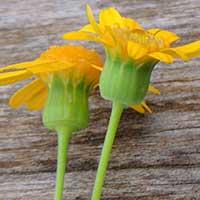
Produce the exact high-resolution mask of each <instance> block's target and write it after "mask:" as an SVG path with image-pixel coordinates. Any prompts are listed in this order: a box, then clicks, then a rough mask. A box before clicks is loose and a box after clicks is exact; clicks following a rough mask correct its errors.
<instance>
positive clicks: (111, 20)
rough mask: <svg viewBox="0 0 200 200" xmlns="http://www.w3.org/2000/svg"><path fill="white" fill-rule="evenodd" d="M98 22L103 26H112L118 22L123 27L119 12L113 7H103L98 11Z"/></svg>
mask: <svg viewBox="0 0 200 200" xmlns="http://www.w3.org/2000/svg"><path fill="white" fill-rule="evenodd" d="M99 23H100V25H103V26H112V25H115V24H118V25H119V26H120V27H124V21H123V18H122V17H121V15H120V14H119V12H118V11H117V10H116V9H115V8H112V7H111V8H105V9H102V10H101V11H100V13H99Z"/></svg>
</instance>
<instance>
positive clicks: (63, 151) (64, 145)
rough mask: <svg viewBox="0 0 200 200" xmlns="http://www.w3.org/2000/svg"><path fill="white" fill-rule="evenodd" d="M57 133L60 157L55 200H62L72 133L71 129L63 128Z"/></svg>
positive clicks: (58, 159)
mask: <svg viewBox="0 0 200 200" xmlns="http://www.w3.org/2000/svg"><path fill="white" fill-rule="evenodd" d="M57 133H58V155H57V172H56V189H55V200H62V196H63V186H64V177H65V168H66V162H67V151H68V147H69V141H70V138H71V135H72V131H71V129H68V128H65V127H61V128H59V129H58V130H57Z"/></svg>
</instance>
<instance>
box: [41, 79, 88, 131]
mask: <svg viewBox="0 0 200 200" xmlns="http://www.w3.org/2000/svg"><path fill="white" fill-rule="evenodd" d="M88 96H89V87H86V84H85V83H84V80H83V81H81V82H80V83H76V84H74V83H73V80H68V81H63V80H62V79H61V78H60V77H59V76H58V75H54V76H53V79H52V82H51V84H50V86H49V94H48V100H47V102H46V105H45V107H44V110H43V123H44V125H45V126H46V127H47V128H49V129H53V130H56V131H57V130H58V129H59V128H62V127H67V128H68V129H71V131H77V130H80V129H83V128H86V127H87V126H88V120H89V113H88Z"/></svg>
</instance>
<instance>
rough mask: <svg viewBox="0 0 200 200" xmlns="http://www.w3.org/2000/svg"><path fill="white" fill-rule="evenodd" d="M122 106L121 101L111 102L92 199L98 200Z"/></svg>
mask: <svg viewBox="0 0 200 200" xmlns="http://www.w3.org/2000/svg"><path fill="white" fill-rule="evenodd" d="M123 108H124V105H122V104H121V103H118V102H113V105H112V113H111V117H110V121H109V125H108V129H107V133H106V138H105V142H104V146H103V149H102V153H101V159H100V163H99V166H98V170H97V175H96V180H95V184H94V188H93V193H92V200H100V197H101V193H102V187H103V183H104V178H105V175H106V169H107V166H108V161H109V157H110V153H111V150H112V145H113V142H114V139H115V135H116V131H117V127H118V124H119V121H120V117H121V114H122V111H123Z"/></svg>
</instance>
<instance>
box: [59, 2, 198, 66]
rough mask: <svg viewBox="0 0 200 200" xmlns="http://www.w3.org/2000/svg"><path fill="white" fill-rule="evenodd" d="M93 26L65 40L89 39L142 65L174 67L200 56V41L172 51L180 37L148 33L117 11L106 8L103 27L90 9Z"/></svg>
mask: <svg viewBox="0 0 200 200" xmlns="http://www.w3.org/2000/svg"><path fill="white" fill-rule="evenodd" d="M86 10H87V16H88V20H89V24H88V25H86V26H84V27H83V28H81V29H80V30H79V31H78V32H68V33H65V34H64V35H63V39H83V40H85V39H88V40H94V41H97V42H100V43H102V44H103V45H104V46H105V48H106V49H109V51H110V52H112V53H114V54H117V55H118V56H120V57H121V58H123V59H127V58H132V59H134V60H136V61H138V62H143V61H146V60H147V59H149V60H152V59H153V60H156V61H163V62H165V63H172V62H173V58H181V59H182V60H184V61H186V60H188V59H190V58H192V57H194V56H196V55H199V54H200V41H196V42H193V43H190V44H187V45H184V46H180V47H174V48H172V47H170V45H171V44H172V42H174V41H176V40H178V39H179V37H178V36H177V35H176V34H175V33H172V32H170V31H166V30H162V29H159V28H154V29H148V30H145V29H144V28H143V27H141V26H140V25H139V24H138V23H137V22H136V21H135V20H133V19H131V18H125V17H123V16H121V15H120V14H119V13H118V11H117V10H116V9H115V8H112V7H111V8H106V9H103V10H101V11H100V13H99V23H97V22H96V21H95V19H94V17H93V14H92V11H91V9H90V7H89V6H88V5H87V7H86Z"/></svg>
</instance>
